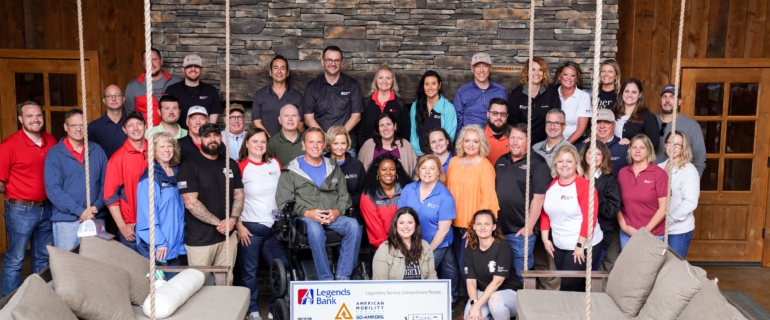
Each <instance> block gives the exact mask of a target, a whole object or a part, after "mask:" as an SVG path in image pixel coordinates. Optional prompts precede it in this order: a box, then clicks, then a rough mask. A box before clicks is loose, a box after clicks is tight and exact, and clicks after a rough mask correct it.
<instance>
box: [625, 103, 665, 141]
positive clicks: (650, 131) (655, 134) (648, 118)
mask: <svg viewBox="0 0 770 320" xmlns="http://www.w3.org/2000/svg"><path fill="white" fill-rule="evenodd" d="M640 133H644V134H645V135H647V137H648V138H650V141H652V148H653V149H657V148H658V143H659V142H660V127H659V126H658V119H657V118H655V115H653V114H652V113H651V112H650V111H649V110H646V111H644V116H642V121H631V120H629V121H628V122H626V124H625V125H624V126H623V136H622V137H621V138H626V139H628V140H631V138H633V137H634V136H635V135H637V134H640Z"/></svg>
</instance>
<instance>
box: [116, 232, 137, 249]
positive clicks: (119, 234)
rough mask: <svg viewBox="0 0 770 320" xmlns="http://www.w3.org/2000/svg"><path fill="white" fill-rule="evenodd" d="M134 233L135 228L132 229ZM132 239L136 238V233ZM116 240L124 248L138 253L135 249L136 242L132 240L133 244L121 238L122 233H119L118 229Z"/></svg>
mask: <svg viewBox="0 0 770 320" xmlns="http://www.w3.org/2000/svg"><path fill="white" fill-rule="evenodd" d="M134 232H136V227H134ZM134 237H135V238H136V233H134ZM118 240H119V241H120V243H122V244H123V245H124V246H126V247H128V248H129V249H131V250H134V251H136V252H139V251H137V249H136V240H134V241H133V242H131V241H128V240H126V238H124V237H123V233H122V232H120V229H118Z"/></svg>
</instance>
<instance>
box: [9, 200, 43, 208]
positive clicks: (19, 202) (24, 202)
mask: <svg viewBox="0 0 770 320" xmlns="http://www.w3.org/2000/svg"><path fill="white" fill-rule="evenodd" d="M7 200H8V203H11V204H17V205H20V206H27V207H45V206H47V205H49V204H51V202H50V201H48V200H47V199H46V200H43V201H30V200H17V199H7Z"/></svg>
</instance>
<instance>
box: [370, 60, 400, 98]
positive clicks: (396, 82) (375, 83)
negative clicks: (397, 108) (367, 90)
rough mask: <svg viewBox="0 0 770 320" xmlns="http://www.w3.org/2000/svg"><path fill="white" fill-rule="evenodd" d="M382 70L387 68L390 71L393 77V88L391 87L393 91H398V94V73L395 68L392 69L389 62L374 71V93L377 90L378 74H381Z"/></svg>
mask: <svg viewBox="0 0 770 320" xmlns="http://www.w3.org/2000/svg"><path fill="white" fill-rule="evenodd" d="M382 70H386V71H388V72H390V75H391V76H392V77H393V88H391V89H392V90H393V92H395V93H396V95H398V81H396V73H395V72H393V69H391V68H390V67H389V66H388V65H387V64H383V65H381V66H380V68H379V69H377V72H375V73H374V79H372V87H371V89H372V93H375V92H377V76H379V74H380V71H382Z"/></svg>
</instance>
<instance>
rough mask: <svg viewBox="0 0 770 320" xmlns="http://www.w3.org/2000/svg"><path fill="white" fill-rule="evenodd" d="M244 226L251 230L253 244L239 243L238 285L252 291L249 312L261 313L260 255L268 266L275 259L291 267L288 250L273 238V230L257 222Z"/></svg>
mask: <svg viewBox="0 0 770 320" xmlns="http://www.w3.org/2000/svg"><path fill="white" fill-rule="evenodd" d="M243 226H244V227H246V229H248V230H249V233H251V236H250V237H249V240H250V241H251V244H249V245H243V244H241V243H238V254H237V255H236V259H235V268H236V269H238V270H237V274H238V279H237V283H238V284H239V285H242V286H244V287H246V288H249V291H251V302H250V303H249V311H248V313H252V312H259V303H258V302H257V288H258V285H257V269H259V257H260V255H261V256H262V257H264V258H265V261H267V263H268V264H270V263H271V262H272V261H273V259H280V260H281V262H283V265H284V266H288V265H289V261H288V260H287V259H286V248H284V246H283V245H282V244H280V243H278V241H276V240H275V238H274V237H273V231H272V230H273V229H272V228H268V227H267V226H265V225H263V224H260V223H256V222H245V221H244V222H243ZM275 299H276V296H274V295H273V296H272V297H271V298H270V311H271V312H272V310H273V302H275Z"/></svg>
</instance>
